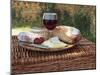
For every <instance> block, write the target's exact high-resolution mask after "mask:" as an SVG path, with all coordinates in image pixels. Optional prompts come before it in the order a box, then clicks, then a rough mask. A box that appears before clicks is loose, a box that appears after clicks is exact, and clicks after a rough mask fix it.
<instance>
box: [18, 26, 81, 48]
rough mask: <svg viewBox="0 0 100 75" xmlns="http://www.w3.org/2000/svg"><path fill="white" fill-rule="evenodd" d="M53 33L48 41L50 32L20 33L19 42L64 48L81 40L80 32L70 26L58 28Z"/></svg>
mask: <svg viewBox="0 0 100 75" xmlns="http://www.w3.org/2000/svg"><path fill="white" fill-rule="evenodd" d="M33 30H34V29H33ZM52 33H53V34H52V37H50V38H49V39H47V38H48V36H47V35H46V34H49V33H48V31H45V32H41V31H38V30H37V31H35V32H34V31H32V32H20V33H19V35H18V40H19V41H22V42H27V43H31V44H37V45H41V46H45V47H47V48H62V47H65V46H67V45H68V44H74V43H76V42H78V41H79V40H80V39H81V34H80V31H79V30H78V29H77V28H74V27H70V26H57V27H56V28H55V29H54V30H53V31H52ZM41 34H42V35H41ZM43 34H45V35H43Z"/></svg>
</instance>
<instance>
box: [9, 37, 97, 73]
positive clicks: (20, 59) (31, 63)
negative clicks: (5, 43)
mask: <svg viewBox="0 0 100 75" xmlns="http://www.w3.org/2000/svg"><path fill="white" fill-rule="evenodd" d="M95 54H96V52H95V44H94V43H92V42H90V41H88V40H87V39H84V38H83V39H82V40H81V41H80V44H79V45H77V46H75V47H73V48H70V49H68V50H63V51H56V52H39V51H31V50H27V49H25V48H22V47H20V46H19V45H18V39H17V37H16V36H12V49H11V61H12V73H31V72H49V71H64V70H78V69H94V68H95V65H96V63H95Z"/></svg>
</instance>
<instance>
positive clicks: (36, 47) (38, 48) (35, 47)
mask: <svg viewBox="0 0 100 75" xmlns="http://www.w3.org/2000/svg"><path fill="white" fill-rule="evenodd" d="M19 45H20V46H21V47H23V48H26V49H28V50H33V51H61V50H66V49H69V48H72V47H73V46H75V44H69V45H67V46H65V47H62V48H47V47H43V46H41V45H36V44H29V43H25V42H19Z"/></svg>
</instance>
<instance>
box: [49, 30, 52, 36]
mask: <svg viewBox="0 0 100 75" xmlns="http://www.w3.org/2000/svg"><path fill="white" fill-rule="evenodd" d="M51 37H52V31H51V30H49V38H51Z"/></svg>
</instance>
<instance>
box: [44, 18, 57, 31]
mask: <svg viewBox="0 0 100 75" xmlns="http://www.w3.org/2000/svg"><path fill="white" fill-rule="evenodd" d="M43 23H44V26H45V27H46V28H47V29H48V30H53V29H54V28H55V27H56V25H57V20H46V19H44V20H43Z"/></svg>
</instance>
